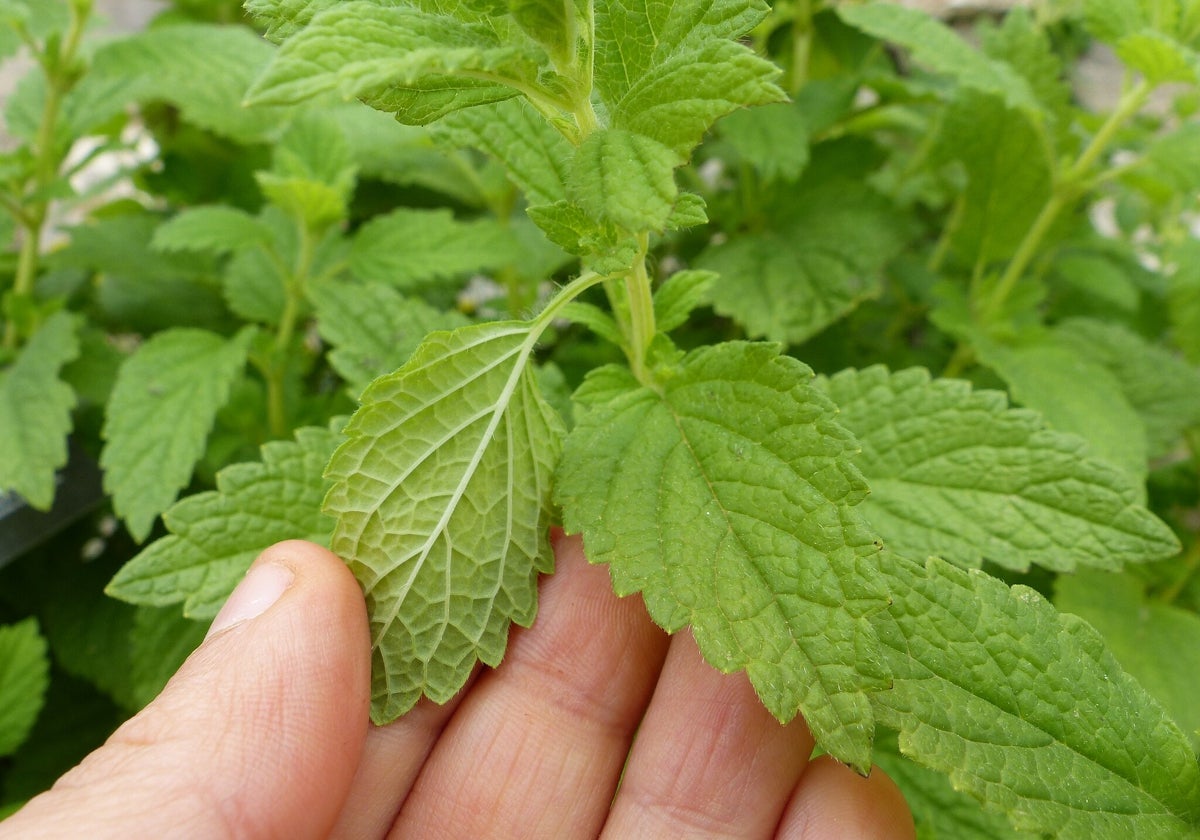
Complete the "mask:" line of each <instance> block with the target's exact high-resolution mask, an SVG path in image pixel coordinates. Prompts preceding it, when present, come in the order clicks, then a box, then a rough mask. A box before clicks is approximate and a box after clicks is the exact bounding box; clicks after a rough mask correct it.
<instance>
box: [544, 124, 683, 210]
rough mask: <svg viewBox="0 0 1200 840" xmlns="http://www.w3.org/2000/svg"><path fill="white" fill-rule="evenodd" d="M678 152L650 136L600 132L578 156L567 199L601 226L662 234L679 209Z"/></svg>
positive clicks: (614, 131) (610, 130) (590, 139)
mask: <svg viewBox="0 0 1200 840" xmlns="http://www.w3.org/2000/svg"><path fill="white" fill-rule="evenodd" d="M681 162H682V161H680V160H679V159H678V158H677V157H676V156H675V153H674V152H672V151H671V150H670V149H668V148H667V147H666V146H663V145H662V144H661V143H658V142H656V141H654V140H651V139H650V138H648V137H643V136H642V135H640V134H631V133H630V132H627V131H620V130H617V129H604V130H601V131H597V132H594V133H593V134H592V135H591V136H589V137H588V138H587V139H586V140H584V141H583V144H582V145H581V146H580V147H579V150H578V151H577V152H576V154H575V160H574V162H573V165H572V169H571V175H570V179H569V180H568V182H567V196H568V198H569V199H571V200H572V201H574V202H575V203H576V204H578V205H579V206H580V207H581V208H583V210H584V211H585V212H586V213H587V214H588V215H590V216H591V217H592V218H594V219H595V220H596V221H598V222H600V223H602V224H603V223H612V224H614V225H617V226H618V227H621V228H624V229H625V230H628V231H629V232H631V233H640V232H642V231H647V230H656V231H661V230H662V229H663V228H664V227H665V226H666V223H667V219H668V218H669V217H670V215H671V210H672V208H674V206H675V199H676V198H677V197H678V195H679V189H678V187H677V186H676V185H675V167H676V166H678V165H679V164H680V163H681Z"/></svg>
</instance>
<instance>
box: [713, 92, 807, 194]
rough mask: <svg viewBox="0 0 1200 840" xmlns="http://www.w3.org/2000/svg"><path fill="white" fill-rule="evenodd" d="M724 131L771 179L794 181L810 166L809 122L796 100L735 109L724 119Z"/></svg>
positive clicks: (723, 135) (726, 138) (740, 154)
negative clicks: (797, 105)
mask: <svg viewBox="0 0 1200 840" xmlns="http://www.w3.org/2000/svg"><path fill="white" fill-rule="evenodd" d="M720 134H721V138H722V139H723V140H724V141H725V142H727V143H729V144H730V145H731V146H732V147H733V150H734V151H735V152H737V155H738V157H739V158H741V160H743V161H745V162H746V163H749V164H750V165H752V166H753V167H754V168H755V169H757V170H758V172H759V174H760V175H762V177H763V178H765V179H767V180H768V181H772V180H775V179H777V178H783V179H785V180H789V181H794V180H795V179H797V178H799V177H800V173H802V172H803V171H804V167H806V166H808V154H809V148H808V147H809V136H808V121H807V120H806V119H805V117H804V113H803V112H802V111H801V110H800V109H799V108H798V107H796V105H795V104H794V103H791V102H778V103H775V104H772V105H764V106H762V107H760V108H747V109H745V110H742V111H734V112H733V113H732V114H730V115H729V116H727V117H725V118H724V119H723V120H721V123H720Z"/></svg>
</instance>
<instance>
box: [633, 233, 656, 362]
mask: <svg viewBox="0 0 1200 840" xmlns="http://www.w3.org/2000/svg"><path fill="white" fill-rule="evenodd" d="M637 245H638V248H637V257H635V258H634V264H632V266H631V268H630V270H629V271H628V272H626V274H625V296H626V299H628V300H629V341H630V347H629V365H630V367H631V368H632V371H634V376H636V377H637V380H638V382H642V383H646V382H648V377H647V372H646V354H647V353H648V352H649V349H650V342H652V341H653V340H654V334H655V330H656V328H655V324H654V296H653V293H652V292H650V277H649V274H648V272H647V270H646V254H647V252H648V251H649V245H650V236H649V234H646V233H643V234H638V236H637Z"/></svg>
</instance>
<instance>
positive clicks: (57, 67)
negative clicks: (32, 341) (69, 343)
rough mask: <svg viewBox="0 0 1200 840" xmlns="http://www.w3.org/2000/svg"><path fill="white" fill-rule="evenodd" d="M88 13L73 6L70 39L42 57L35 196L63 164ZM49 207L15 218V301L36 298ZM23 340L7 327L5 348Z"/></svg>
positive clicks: (42, 202) (37, 203)
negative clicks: (60, 138)
mask: <svg viewBox="0 0 1200 840" xmlns="http://www.w3.org/2000/svg"><path fill="white" fill-rule="evenodd" d="M88 12H89V4H81V3H72V4H71V22H70V24H69V26H68V28H67V37H66V38H65V39H64V41H63V43H62V45H61V46H60V47H59V49H58V52H57V54H56V55H53V56H51V55H44V56H42V57H41V61H40V64H41V66H42V69H43V72H44V73H45V74H46V103H45V105H44V106H43V107H42V117H41V120H40V122H39V123H38V130H37V134H36V135H35V137H34V141H33V154H34V165H33V183H32V185H31V186H32V189H31V190H30V192H31V193H32V194H33V195H35V196H43V195H45V193H46V191H47V188H48V187H49V186H50V184H51V183H52V182H53V181H54V179H55V177H57V175H58V167H59V166H60V164H61V163H62V160H61V155H59V154H58V150H57V148H56V145H55V142H54V140H55V135H57V134H58V119H59V116H60V115H61V112H62V104H63V99H64V98H65V97H66V95H67V93H69V92H70V90H71V88H72V87H74V86H75V82H76V81H77V79H78V77H77V75H76V74H75V57H76V54H77V53H78V52H79V46H80V43H81V42H82V40H83V32H84V29H85V28H86V26H87V17H88ZM49 206H50V202H49V200H48V199H45V198H41V197H39V198H37V199H35V200H34V201H32V202H31V203H30V206H29V207H28V208H27V209H26V210H25V211H24V213H22V214H16V215H15V218H16V220H17V223H18V224H19V225H20V226H21V229H22V234H23V236H22V240H21V249H20V253H19V254H18V257H17V271H16V276H15V277H14V279H13V289H12V293H13V295H14V297H18V298H22V297H24V298H28V297H30V296H32V294H33V285H34V281H35V280H36V278H37V270H38V264H39V262H40V257H41V250H42V236H43V233H44V228H45V225H46V217H47V215H48V212H49ZM20 338H21V336H20V331H19V327H18V325H17V324H16V323H15V322H14V321H9V322H8V323H6V324H5V326H4V348H5V349H6V350H15V349H16V348H17V344H18V343H19V341H20Z"/></svg>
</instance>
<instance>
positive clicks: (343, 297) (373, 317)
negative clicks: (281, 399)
mask: <svg viewBox="0 0 1200 840" xmlns="http://www.w3.org/2000/svg"><path fill="white" fill-rule="evenodd" d="M308 297H309V299H310V300H311V301H312V302H313V306H314V307H315V309H316V315H317V330H318V331H319V332H320V334H321V338H323V339H324V340H325V341H327V342H329V343H330V344H332V345H333V349H332V350H331V351H330V352H329V363H330V364H331V365H333V369H334V370H336V371H337V372H338V373H339V374H340V375H341V376H342V378H343V379H345V380H346V382H347V384H349V385H350V387H351V389H352V390H353V391H354V392H355V394H356V395H357V394H358V393H361V392H362V390H363V389H364V388H366V387H367V384H368V383H370V381H371V380H372V379H374V378H375V377H377V376H383V374H385V373H390V372H392V371H393V370H395V369H396V368H398V367H400V365H402V364H404V362H406V361H407V360H408V357H409V356H410V355H412V352H413V351H414V350H416V349H417V345H418V344H420V343H421V339H423V338H424V337H425V336H426V335H427V334H428V333H431V332H433V331H435V330H449V329H454V328H455V327H462V326H466V324H467V319H466V316H464V315H461V314H459V313H458V312H455V311H454V310H448V311H443V310H440V309H437V308H435V307H432V306H430V305H429V304H427V303H425V302H423V301H421V300H417V299H415V298H406V297H404V295H402V294H400V293H399V292H397V291H396V290H395V289H393V288H391V287H390V286H386V285H383V284H381V283H368V284H366V285H361V286H360V285H351V284H349V283H323V284H321V285H319V286H310V287H309V289H308Z"/></svg>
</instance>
